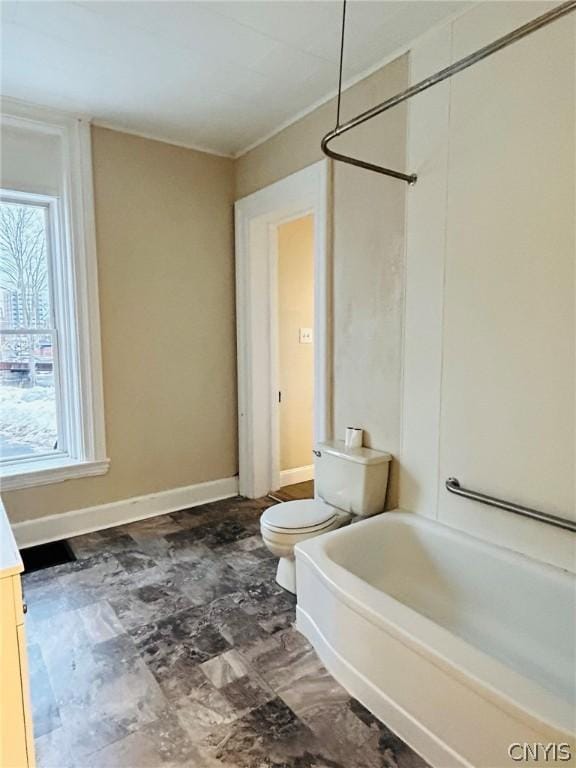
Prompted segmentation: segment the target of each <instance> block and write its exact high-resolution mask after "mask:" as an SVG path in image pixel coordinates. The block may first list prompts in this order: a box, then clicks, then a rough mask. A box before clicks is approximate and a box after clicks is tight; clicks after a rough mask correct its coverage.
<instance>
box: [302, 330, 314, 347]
mask: <svg viewBox="0 0 576 768" xmlns="http://www.w3.org/2000/svg"><path fill="white" fill-rule="evenodd" d="M299 342H300V344H312V328H300V333H299Z"/></svg>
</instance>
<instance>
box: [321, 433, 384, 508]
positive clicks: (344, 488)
mask: <svg viewBox="0 0 576 768" xmlns="http://www.w3.org/2000/svg"><path fill="white" fill-rule="evenodd" d="M391 459H392V457H391V456H390V454H389V453H383V452H382V451H375V450H373V449H372V448H346V446H345V444H344V441H343V440H332V441H329V442H325V443H319V444H318V445H317V446H316V449H315V451H314V481H315V485H316V493H317V494H318V496H320V498H321V499H323V500H324V501H325V502H326V503H328V504H331V505H332V506H333V507H337V508H338V509H342V510H344V511H345V512H351V513H352V514H354V515H359V516H360V517H369V516H370V515H375V514H376V513H377V512H382V511H383V509H384V501H385V499H386V488H387V487H388V471H389V468H390V461H391Z"/></svg>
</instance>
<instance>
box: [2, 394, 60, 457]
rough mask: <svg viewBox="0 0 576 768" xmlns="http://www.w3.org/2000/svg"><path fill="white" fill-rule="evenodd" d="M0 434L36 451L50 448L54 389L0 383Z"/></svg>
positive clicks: (53, 441)
mask: <svg viewBox="0 0 576 768" xmlns="http://www.w3.org/2000/svg"><path fill="white" fill-rule="evenodd" d="M0 437H1V438H2V439H3V441H6V442H7V443H8V442H9V443H19V444H23V445H24V446H28V447H29V448H32V449H33V450H36V451H42V452H44V451H46V450H52V449H53V448H54V443H55V442H56V437H57V431H56V405H55V397H54V388H53V387H38V386H36V387H28V388H25V387H12V386H6V385H2V386H0Z"/></svg>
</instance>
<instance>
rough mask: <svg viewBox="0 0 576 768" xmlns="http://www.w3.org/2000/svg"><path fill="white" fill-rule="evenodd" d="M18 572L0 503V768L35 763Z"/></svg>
mask: <svg viewBox="0 0 576 768" xmlns="http://www.w3.org/2000/svg"><path fill="white" fill-rule="evenodd" d="M22 571H23V566H22V560H21V558H20V554H19V552H18V549H17V547H16V543H15V541H14V537H13V535H12V531H11V530H10V526H9V523H8V520H7V518H6V513H5V512H4V509H3V507H2V505H1V503H0V768H33V767H34V765H35V761H34V740H33V732H32V711H31V707H30V693H29V681H28V657H27V653H26V633H25V627H24V608H23V602H22V587H21V584H20V574H21V573H22Z"/></svg>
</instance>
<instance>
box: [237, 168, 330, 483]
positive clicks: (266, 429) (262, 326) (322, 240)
mask: <svg viewBox="0 0 576 768" xmlns="http://www.w3.org/2000/svg"><path fill="white" fill-rule="evenodd" d="M234 213H235V237H236V327H237V361H238V460H239V491H240V493H241V494H242V495H243V496H247V497H248V498H259V497H260V496H265V495H266V494H267V493H269V492H270V491H271V490H275V489H277V488H278V487H279V482H280V472H279V429H278V407H277V392H278V385H277V381H278V350H277V322H278V320H277V271H276V270H277V229H278V226H279V225H280V224H282V223H284V222H286V221H290V220H292V219H296V218H300V217H301V216H305V215H307V214H309V213H312V214H313V215H314V429H313V435H314V442H315V443H316V442H321V441H323V440H326V439H328V437H329V434H330V413H331V407H330V405H331V403H330V392H329V382H330V380H331V376H330V371H331V358H330V348H331V345H330V343H329V339H330V338H331V307H330V285H331V273H330V267H329V259H328V161H326V160H321V161H320V162H317V163H314V164H313V165H310V166H308V167H307V168H304V169H303V170H301V171H297V172H296V173H293V174H291V175H290V176H287V177H286V178H284V179H281V180H280V181H277V182H276V183H275V184H271V185H270V186H268V187H265V188H264V189H261V190H258V191H257V192H254V193H253V194H251V195H248V196H247V197H243V198H242V199H241V200H238V201H237V202H236V203H235V205H234Z"/></svg>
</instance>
